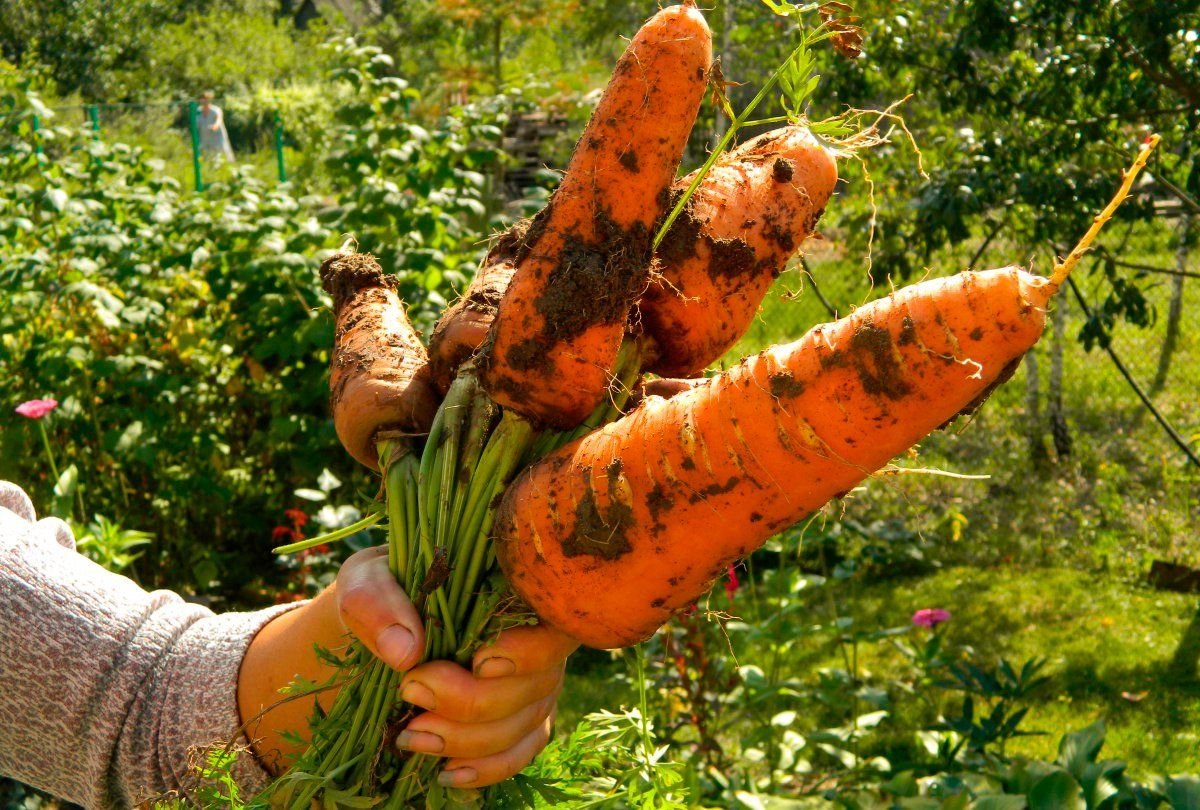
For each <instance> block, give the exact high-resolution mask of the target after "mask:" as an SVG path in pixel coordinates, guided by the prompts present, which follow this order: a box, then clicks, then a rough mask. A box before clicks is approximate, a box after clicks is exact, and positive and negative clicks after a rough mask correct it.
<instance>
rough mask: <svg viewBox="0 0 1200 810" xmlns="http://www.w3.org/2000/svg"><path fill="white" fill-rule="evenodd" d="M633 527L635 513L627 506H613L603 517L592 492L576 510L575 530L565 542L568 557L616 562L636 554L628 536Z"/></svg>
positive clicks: (618, 504)
mask: <svg viewBox="0 0 1200 810" xmlns="http://www.w3.org/2000/svg"><path fill="white" fill-rule="evenodd" d="M632 525H633V511H632V510H631V509H630V508H629V507H628V506H625V505H624V504H621V503H612V504H610V505H609V507H608V508H607V509H606V510H605V511H604V514H603V515H602V514H600V511H599V510H598V509H597V508H596V499H595V496H594V495H593V493H592V491H591V489H588V491H587V493H586V494H585V495H584V496H583V498H582V499H581V500H580V501H579V505H578V506H576V507H575V528H574V529H572V531H571V534H570V535H569V536H568V537H567V538H566V539H565V540H563V542H562V552H563V556H565V557H579V556H583V555H587V556H590V557H599V558H601V559H604V560H616V559H620V558H621V557H623V556H625V555H626V554H628V553H629V552H630V551H632V550H633V546H632V545H631V544H630V542H629V538H628V537H627V536H626V534H625V530H626V527H628V526H632Z"/></svg>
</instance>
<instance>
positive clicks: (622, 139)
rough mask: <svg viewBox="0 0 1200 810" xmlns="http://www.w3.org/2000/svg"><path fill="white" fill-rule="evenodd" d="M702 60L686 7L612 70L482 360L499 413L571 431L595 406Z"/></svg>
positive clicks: (640, 38)
mask: <svg viewBox="0 0 1200 810" xmlns="http://www.w3.org/2000/svg"><path fill="white" fill-rule="evenodd" d="M710 59H711V35H710V33H709V30H708V26H707V24H706V23H705V22H704V18H703V17H702V16H701V14H700V12H699V11H698V10H697V9H696V8H695V5H694V4H693V3H690V2H689V3H687V4H685V5H679V6H671V7H668V8H666V9H663V10H662V11H660V12H659V13H658V14H656V15H654V17H652V18H651V19H650V20H649V21H648V22H647V23H646V24H645V25H644V26H643V27H642V29H641V30H640V31H639V32H638V34H637V36H635V37H634V38H633V40H632V41H631V42H630V44H629V47H628V49H627V50H626V51H625V54H624V55H623V56H622V57H621V59H620V61H619V62H618V63H617V67H616V69H615V71H614V73H613V76H612V79H611V81H610V82H609V85H608V88H607V89H606V90H605V93H604V96H603V98H601V100H600V103H599V104H598V105H597V107H596V109H595V111H594V112H593V114H592V117H591V120H590V121H589V122H588V125H587V127H586V128H585V129H584V132H583V135H582V136H581V137H580V139H579V143H578V144H577V145H576V148H575V153H574V155H573V156H572V158H571V162H570V165H569V166H568V168H567V172H566V175H565V176H564V177H563V181H562V184H561V185H560V186H559V187H558V189H557V190H556V191H555V193H554V196H553V197H552V198H551V200H550V202H549V204H548V205H547V207H546V209H545V210H543V211H542V212H541V214H539V215H538V216H537V217H535V218H534V220H533V222H532V224H531V226H530V228H529V230H528V232H527V233H526V234H525V235H524V238H523V240H522V245H521V247H520V249H519V250H518V252H517V269H516V273H515V274H514V275H513V278H512V282H511V283H510V285H509V287H508V291H507V293H506V294H505V296H504V298H503V300H502V301H501V302H500V306H499V310H498V314H497V316H496V320H495V322H494V323H493V325H492V330H491V332H490V334H489V337H488V341H487V342H486V343H485V345H484V347H483V349H482V350H481V353H482V356H481V378H482V381H483V383H484V386H485V388H486V390H487V391H488V393H489V394H490V395H491V396H492V398H493V399H494V400H495V401H496V402H497V403H498V404H500V405H502V406H504V407H506V408H509V409H511V410H515V411H516V412H518V413H520V414H521V415H523V416H526V417H527V418H530V419H531V420H533V421H535V422H537V423H541V424H545V425H553V426H556V427H571V426H573V425H575V424H577V423H579V422H580V421H581V420H583V418H584V417H586V416H587V415H588V413H589V412H591V411H592V409H593V408H594V407H595V406H596V405H597V403H599V402H600V400H601V399H602V398H603V396H604V394H605V391H606V388H607V385H608V382H609V373H610V371H611V369H612V366H613V363H614V361H615V359H616V356H617V352H618V350H619V348H620V345H621V340H622V337H623V335H624V332H625V323H626V319H627V318H628V315H629V310H630V308H631V307H632V306H633V304H634V302H635V301H636V300H637V299H638V298H639V297H640V296H641V294H642V293H643V292H644V291H645V288H646V285H647V282H648V278H649V265H650V256H651V241H652V236H653V234H652V232H651V229H652V227H653V225H654V223H655V222H656V221H657V220H658V219H659V217H660V216H661V215H662V213H663V209H664V207H665V205H666V203H667V201H668V197H669V195H668V193H667V189H668V188H669V186H670V185H671V181H672V180H673V179H674V177H675V172H676V169H677V168H678V165H679V161H680V158H681V155H682V153H683V148H684V145H685V144H686V142H687V137H688V133H689V132H690V131H691V128H692V124H693V123H694V121H695V119H696V113H697V111H698V109H699V105H700V100H701V98H702V97H703V94H704V90H705V87H706V84H707V76H708V69H709V64H710Z"/></svg>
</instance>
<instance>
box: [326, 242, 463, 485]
mask: <svg viewBox="0 0 1200 810" xmlns="http://www.w3.org/2000/svg"><path fill="white" fill-rule="evenodd" d="M321 283H322V285H323V286H324V287H325V291H326V292H328V293H329V294H330V295H332V296H333V306H334V317H335V319H336V322H337V325H336V329H335V331H334V346H333V359H332V363H331V366H332V368H331V371H330V377H329V390H330V394H331V396H330V402H331V405H332V410H333V424H334V428H335V429H336V430H337V434H338V438H339V439H341V442H342V444H343V445H344V446H345V448H346V450H347V451H348V452H349V453H350V455H352V456H354V458H355V459H356V460H357V461H359V462H361V463H362V464H365V465H366V466H368V467H371V468H372V469H378V466H379V459H378V456H377V454H376V449H375V438H376V436H378V434H379V432H380V431H382V430H388V429H392V430H397V431H400V432H402V433H407V434H417V435H419V434H424V433H425V432H427V431H428V429H429V425H430V423H431V422H432V421H433V416H434V414H435V413H436V412H437V408H438V399H439V398H438V396H437V392H436V391H435V390H434V388H433V385H432V383H431V380H430V372H429V359H428V356H427V355H426V353H425V347H424V346H422V345H421V341H420V338H419V337H418V335H417V332H416V330H415V329H413V327H412V324H410V323H409V322H408V316H407V315H405V313H404V305H403V304H402V303H401V302H400V298H399V296H397V295H396V291H395V289H394V288H393V286H392V283H391V282H390V281H389V280H388V279H387V278H386V277H385V276H384V275H383V271H382V270H381V269H380V267H379V265H378V264H377V263H376V262H375V260H374V259H373V258H371V257H370V256H367V255H365V254H350V253H338V254H335V255H333V256H331V257H330V258H329V259H328V260H326V262H325V263H324V264H323V265H321Z"/></svg>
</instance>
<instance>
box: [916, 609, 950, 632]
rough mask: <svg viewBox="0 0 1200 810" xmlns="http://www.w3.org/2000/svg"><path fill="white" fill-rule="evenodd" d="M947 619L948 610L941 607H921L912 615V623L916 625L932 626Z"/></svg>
mask: <svg viewBox="0 0 1200 810" xmlns="http://www.w3.org/2000/svg"><path fill="white" fill-rule="evenodd" d="M948 621H950V611H948V610H942V609H941V608H921V609H920V610H918V611H917V612H916V613H914V614H913V615H912V623H913V624H915V625H916V626H917V627H930V628H933V627H937V626H938V625H939V624H941V623H942V622H948Z"/></svg>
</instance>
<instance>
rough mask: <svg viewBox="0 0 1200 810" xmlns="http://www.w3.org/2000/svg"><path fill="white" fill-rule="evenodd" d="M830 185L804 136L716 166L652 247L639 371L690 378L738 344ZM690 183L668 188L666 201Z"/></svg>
mask: <svg viewBox="0 0 1200 810" xmlns="http://www.w3.org/2000/svg"><path fill="white" fill-rule="evenodd" d="M837 177H838V174H837V162H836V160H835V159H834V157H833V155H832V154H830V152H828V151H827V150H826V149H825V148H824V147H823V146H821V144H820V143H818V142H817V139H816V138H814V137H813V135H812V133H810V132H809V131H808V129H807V128H805V127H798V126H791V127H784V128H782V129H778V130H775V131H772V132H768V133H765V134H763V135H760V136H758V137H757V138H754V139H752V140H750V141H747V142H746V143H745V144H743V145H742V146H740V147H738V148H737V149H735V150H733V151H731V152H729V153H727V154H725V155H722V156H721V157H720V159H719V160H718V162H717V163H716V164H714V165H713V167H712V169H711V170H710V171H709V173H708V174H707V175H706V176H705V178H704V180H703V181H702V183H701V184H700V186H699V187H698V188H697V189H696V193H695V194H694V195H693V196H692V198H691V200H689V202H688V205H687V207H686V208H685V209H684V211H683V214H682V215H681V216H680V217H679V218H678V219H676V220H675V222H674V223H672V225H671V228H670V230H669V231H667V234H666V236H665V237H664V238H663V241H662V243H661V244H660V245H659V247H658V251H657V254H656V256H655V262H656V265H655V266H656V269H657V271H658V274H657V277H656V278H655V280H654V283H653V284H652V285H651V286H650V289H649V291H648V292H647V294H646V295H645V297H643V299H642V300H641V302H640V303H639V304H638V311H639V313H640V316H641V324H642V328H643V330H644V331H645V333H646V334H647V335H649V336H650V337H651V338H652V339H653V341H654V347H655V353H654V354H653V355H652V357H651V359H650V360H649V361H648V362H647V363H646V365H645V367H646V369H647V370H648V371H652V372H654V373H656V374H662V375H664V376H679V377H688V376H692V375H694V374H699V373H700V372H701V371H703V370H704V369H705V368H706V367H707V366H708V365H709V364H710V363H712V362H713V361H714V360H716V359H717V358H719V357H720V356H721V355H723V354H724V353H725V352H726V351H727V350H728V349H729V347H731V346H732V345H733V344H734V343H736V342H737V340H738V338H740V337H741V336H742V334H744V333H745V331H746V328H747V327H748V326H749V324H750V320H751V319H752V318H753V317H754V315H755V313H757V312H758V306H759V304H760V303H761V302H762V299H763V296H764V295H766V293H767V289H768V288H769V287H770V286H771V282H772V281H774V280H775V278H776V277H778V275H779V274H780V273H781V272H782V271H783V269H784V267H785V266H786V264H787V261H788V259H789V258H791V256H792V254H794V253H795V251H796V248H798V247H799V246H800V243H801V242H803V241H804V240H805V239H806V238H807V237H808V236H809V235H810V234H812V232H813V231H814V230H815V229H816V225H817V222H818V221H819V220H820V218H821V214H823V213H824V211H825V204H826V203H827V202H828V200H829V197H830V195H831V194H832V193H833V188H834V185H835V184H836V183H837ZM691 182H692V178H691V177H690V176H689V177H686V178H684V179H683V180H680V181H679V182H677V183H676V184H675V193H677V194H679V193H682V191H683V189H685V188H687V187H688V185H689V184H690V183H691Z"/></svg>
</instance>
